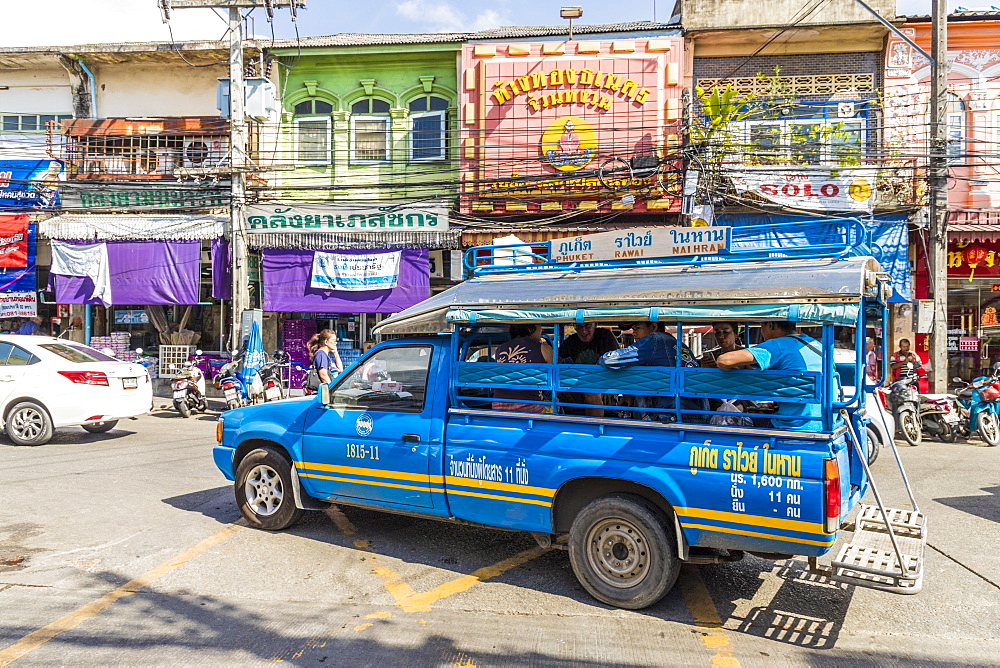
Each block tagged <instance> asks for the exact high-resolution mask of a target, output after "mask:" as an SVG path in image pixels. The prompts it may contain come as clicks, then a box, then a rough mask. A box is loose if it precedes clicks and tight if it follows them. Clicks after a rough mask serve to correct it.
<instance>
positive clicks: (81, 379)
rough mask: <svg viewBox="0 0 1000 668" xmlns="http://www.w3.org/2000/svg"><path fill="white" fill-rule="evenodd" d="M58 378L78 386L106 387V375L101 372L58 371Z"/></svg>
mask: <svg viewBox="0 0 1000 668" xmlns="http://www.w3.org/2000/svg"><path fill="white" fill-rule="evenodd" d="M58 373H59V375H60V376H63V377H64V378H69V379H70V380H71V381H72V382H74V383H79V384H80V385H104V386H105V387H107V386H108V375H107V374H106V373H104V372H103V371H59V372H58Z"/></svg>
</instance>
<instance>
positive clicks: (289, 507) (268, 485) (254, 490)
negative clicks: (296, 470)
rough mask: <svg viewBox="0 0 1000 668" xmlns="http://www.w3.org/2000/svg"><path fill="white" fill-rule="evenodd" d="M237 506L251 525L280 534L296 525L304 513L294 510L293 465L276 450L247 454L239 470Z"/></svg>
mask: <svg viewBox="0 0 1000 668" xmlns="http://www.w3.org/2000/svg"><path fill="white" fill-rule="evenodd" d="M235 488H236V505H237V506H239V508H240V513H241V514H242V515H243V517H245V518H246V520H247V522H249V523H250V525H251V526H255V527H257V528H258V529H267V530H268V531H280V530H281V529H285V528H287V527H290V526H292V525H293V524H295V523H296V522H297V521H298V520H299V518H300V517H302V510H301V509H300V508H296V507H295V499H294V498H293V497H294V494H293V492H292V465H291V463H289V461H288V460H287V459H285V458H284V457H282V456H281V454H280V453H278V452H277V451H276V450H274V449H273V448H260V449H258V450H254V451H252V452H250V453H248V454H247V456H246V457H244V458H243V461H241V462H240V465H239V468H237V469H236V483H235Z"/></svg>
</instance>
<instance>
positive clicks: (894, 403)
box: [889, 363, 923, 445]
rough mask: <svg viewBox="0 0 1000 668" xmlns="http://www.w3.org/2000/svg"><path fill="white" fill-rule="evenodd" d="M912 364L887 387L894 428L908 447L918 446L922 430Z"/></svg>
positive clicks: (918, 394) (918, 397) (915, 379)
mask: <svg viewBox="0 0 1000 668" xmlns="http://www.w3.org/2000/svg"><path fill="white" fill-rule="evenodd" d="M918 380H919V378H918V376H917V374H916V373H914V367H913V364H912V363H910V364H907V365H906V370H905V372H904V373H902V374H900V376H899V378H897V379H896V380H895V381H894V382H893V383H892V385H891V386H890V387H889V405H890V406H891V407H892V414H893V417H895V418H896V428H897V429H899V430H900V431H901V432H902V434H903V438H905V439H906V442H907V443H909V444H910V445H920V442H921V440H922V439H923V430H922V429H921V425H920V393H919V392H917V388H916V385H917V381H918Z"/></svg>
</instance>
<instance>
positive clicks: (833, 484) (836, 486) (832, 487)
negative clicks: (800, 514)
mask: <svg viewBox="0 0 1000 668" xmlns="http://www.w3.org/2000/svg"><path fill="white" fill-rule="evenodd" d="M823 506H824V508H825V509H826V512H825V515H826V519H825V521H824V526H823V530H824V531H826V533H835V532H836V531H837V529H838V528H839V527H840V466H838V465H837V460H836V459H834V458H830V459H824V460H823Z"/></svg>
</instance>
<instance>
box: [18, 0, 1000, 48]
mask: <svg viewBox="0 0 1000 668" xmlns="http://www.w3.org/2000/svg"><path fill="white" fill-rule="evenodd" d="M745 1H746V2H766V0H745ZM15 2H16V3H17V4H18V6H19V7H20V8H21V11H20V12H19V20H9V19H10V14H8V20H6V21H3V22H0V45H3V46H65V45H74V44H93V43H103V42H145V41H157V42H169V41H171V36H170V30H171V29H172V30H173V36H174V40H175V41H187V40H202V39H204V40H218V39H220V38H222V36H223V35H225V33H226V29H227V23H226V21H225V20H223V18H222V17H221V16H219V15H217V14H215V13H213V12H212V10H206V9H174V10H173V13H172V16H171V21H170V27H169V28H168V26H166V25H164V24H163V22H162V20H161V18H160V12H159V10H158V9H157V0H30V2H29V3H27V4H25V3H23V2H22V0H0V6H2V5H4V4H14V3H15ZM994 2H996V3H997V4H998V5H1000V0H994ZM568 4H570V5H574V4H575V5H580V6H581V7H583V19H582V21H581V22H583V23H618V22H624V21H645V20H652V19H653V18H654V16H655V18H656V20H659V21H666V20H667V19H668V18H669V16H668V14H669V12H670V10H671V9H672V7H673V5H674V0H613V1H612V2H608V0H601V1H600V2H595V1H592V0H490V1H489V2H473V1H471V0H368V2H357V1H351V0H308V6H307V7H306V9H303V10H299V17H298V21H297V27H298V32H299V35H300V36H303V37H306V36H312V35H332V34H334V33H338V32H368V33H383V32H385V33H422V32H465V31H474V30H485V29H488V28H495V27H499V26H504V25H553V24H558V23H562V22H563V20H562V19H560V18H559V7H560V6H563V5H568ZM948 5H949V7H950V8H951V9H954V8H955V7H957V6H963V7H967V8H970V9H972V8H983V7H985V8H988V7H989V5H985V4H984V3H983V2H981V1H980V2H972V1H970V0H966V1H964V2H963V1H962V0H949V2H948ZM897 6H898V10H899V13H901V14H929V13H930V0H898V4H897ZM25 7H30V8H31V11H32V13H31V14H28V13H27V12H26V11H25V9H24V8H25ZM654 11H655V14H654ZM276 14H277V20H276V21H275V23H274V26H273V29H274V34H275V36H276V37H278V38H290V37H295V28H296V26H295V25H294V24H292V22H291V21H290V20H289V10H288V9H287V8H284V9H278V10H276ZM32 17H36V18H32ZM37 17H44V20H43V19H41V18H37ZM251 18H252V25H251V26H250V31H251V32H253V33H255V34H256V35H258V36H261V37H266V38H270V36H271V30H272V26H271V25H269V24H268V22H267V19H266V17H265V15H264V10H263V9H257V10H253V12H252V13H251ZM25 19H26V20H25Z"/></svg>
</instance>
